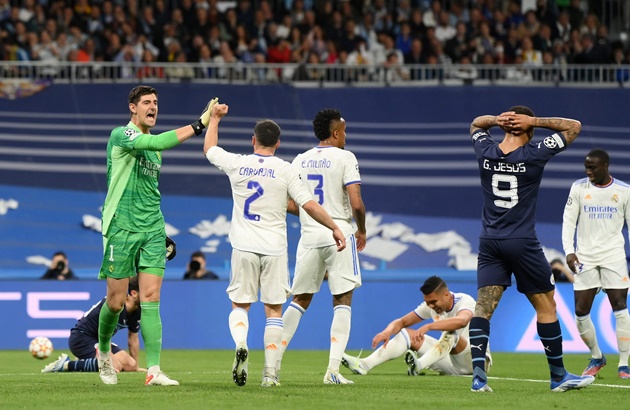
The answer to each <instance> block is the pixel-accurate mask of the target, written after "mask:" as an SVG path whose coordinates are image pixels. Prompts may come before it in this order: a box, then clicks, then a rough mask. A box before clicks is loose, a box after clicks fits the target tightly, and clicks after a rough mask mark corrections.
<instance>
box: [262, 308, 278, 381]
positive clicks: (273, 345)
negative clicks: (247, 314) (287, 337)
mask: <svg viewBox="0 0 630 410" xmlns="http://www.w3.org/2000/svg"><path fill="white" fill-rule="evenodd" d="M281 340H282V318H281V317H268V318H267V323H266V324H265V334H264V336H263V341H264V343H265V374H272V375H275V374H276V360H277V356H278V346H280V341H281Z"/></svg>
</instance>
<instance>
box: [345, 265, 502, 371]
mask: <svg viewBox="0 0 630 410" xmlns="http://www.w3.org/2000/svg"><path fill="white" fill-rule="evenodd" d="M420 291H421V292H422V294H423V296H424V302H422V304H420V305H419V306H418V307H417V308H416V309H414V310H412V311H411V312H409V313H407V314H406V315H405V316H402V317H400V318H398V319H395V320H393V321H392V322H391V323H390V324H389V325H387V327H386V328H385V329H384V330H383V331H382V332H380V333H378V334H377V335H376V336H374V339H372V348H373V349H375V348H376V347H377V346H378V345H379V344H380V343H383V345H382V346H380V347H379V348H378V349H376V351H374V352H373V353H372V354H371V355H369V356H368V357H365V358H362V359H361V358H358V357H355V356H350V355H347V354H344V355H343V362H342V363H343V365H344V366H346V367H347V368H348V369H350V370H351V371H352V372H353V373H356V374H360V375H365V374H367V373H368V372H369V371H370V370H372V369H373V368H375V367H376V366H378V365H380V364H382V363H385V362H387V361H389V360H392V359H396V358H397V357H400V356H402V355H403V354H405V362H407V365H408V366H409V369H408V371H407V374H409V375H410V376H416V375H418V374H419V372H420V371H422V370H423V369H426V368H429V369H431V370H434V371H437V372H439V373H441V374H448V375H463V374H472V371H473V369H472V357H471V353H470V348H471V346H470V342H469V338H468V326H469V324H470V320H471V319H472V317H473V313H474V312H475V299H473V298H472V296H470V295H467V294H465V293H453V292H451V291H450V290H449V289H448V286H447V285H446V283H445V282H444V281H443V280H442V279H441V278H439V277H437V276H431V277H430V278H428V279H427V280H426V281H425V282H424V284H423V285H422V287H421V288H420ZM427 319H432V320H433V321H432V322H429V323H427V324H425V325H423V326H421V327H420V328H418V329H417V330H414V329H410V327H411V326H413V325H415V324H418V323H420V322H422V321H424V320H427ZM431 330H438V331H441V332H442V334H441V336H440V338H439V339H435V338H434V337H431V336H429V335H427V332H429V331H431ZM392 336H393V337H392ZM491 365H492V357H491V355H490V349H488V350H487V351H486V369H488V368H489V367H490V366H491Z"/></svg>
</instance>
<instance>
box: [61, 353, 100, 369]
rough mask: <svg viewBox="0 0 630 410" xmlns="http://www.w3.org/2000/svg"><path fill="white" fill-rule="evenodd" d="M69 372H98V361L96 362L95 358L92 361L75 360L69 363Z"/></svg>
mask: <svg viewBox="0 0 630 410" xmlns="http://www.w3.org/2000/svg"><path fill="white" fill-rule="evenodd" d="M68 371H69V372H98V360H96V358H95V357H94V358H92V359H81V360H73V361H71V362H68Z"/></svg>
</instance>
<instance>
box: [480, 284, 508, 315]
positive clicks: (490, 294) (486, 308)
mask: <svg viewBox="0 0 630 410" xmlns="http://www.w3.org/2000/svg"><path fill="white" fill-rule="evenodd" d="M501 296H503V286H484V287H482V288H479V290H478V291H477V305H476V306H475V316H479V317H483V318H486V319H488V320H490V318H491V317H492V314H493V313H494V310H495V309H496V308H497V306H498V305H499V301H500V300H501Z"/></svg>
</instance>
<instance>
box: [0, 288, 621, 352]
mask: <svg viewBox="0 0 630 410" xmlns="http://www.w3.org/2000/svg"><path fill="white" fill-rule="evenodd" d="M419 286H420V283H416V282H402V281H401V282H368V283H364V285H363V286H362V287H361V288H359V289H357V290H356V292H355V296H354V298H353V306H352V312H353V314H352V331H351V335H350V341H349V343H348V349H357V350H358V349H364V350H365V351H366V352H367V351H369V350H370V344H371V341H372V338H373V337H374V335H375V334H376V333H378V332H380V331H381V330H382V329H383V328H385V326H387V324H388V323H389V322H390V321H391V320H393V319H395V318H397V317H400V316H402V315H404V314H406V313H408V312H409V311H411V310H413V309H414V308H415V307H416V306H417V305H418V304H420V303H421V302H422V295H421V293H420V291H419ZM226 287H227V282H226V281H196V282H191V281H165V282H164V286H163V289H162V303H161V314H162V322H163V326H164V338H163V343H164V344H163V346H164V348H165V349H233V348H234V345H233V342H232V339H231V337H230V332H229V330H228V325H227V317H228V314H229V312H230V309H231V304H230V301H229V300H228V298H227V295H226V294H225V288H226ZM451 290H452V291H454V292H464V293H468V294H470V295H473V296H476V286H475V285H474V284H472V283H452V284H451ZM104 294H105V282H104V281H88V280H80V281H73V282H51V281H3V282H2V284H1V287H0V304H1V306H2V312H3V314H2V315H1V316H0V328H1V329H2V337H0V349H23V350H24V351H26V350H27V348H28V344H29V340H30V339H32V338H34V337H37V336H47V337H49V338H50V339H51V340H52V342H53V344H54V346H55V348H56V349H57V350H66V349H67V348H68V345H67V337H68V335H69V333H70V329H71V328H72V327H73V326H74V324H75V323H76V320H77V319H78V318H80V317H81V316H82V315H83V312H85V311H87V310H89V308H90V307H91V306H92V305H94V304H95V303H97V302H98V301H99V300H100V299H101V298H102V297H103V296H104ZM556 303H557V307H558V318H559V320H560V323H561V325H562V331H563V337H564V351H565V352H566V353H574V352H587V351H588V350H587V348H586V346H585V345H584V343H583V342H582V340H581V339H580V336H579V333H578V331H577V328H576V326H575V322H574V315H573V289H572V287H571V285H569V284H560V285H558V287H557V292H556ZM591 316H592V318H593V321H594V322H595V327H596V328H597V330H598V336H599V344H600V347H601V349H602V351H603V352H604V353H609V354H612V353H615V352H616V351H617V343H616V337H615V330H614V327H615V323H614V316H613V315H612V311H611V308H610V304H609V303H608V300H607V298H606V297H605V294H603V293H600V294H599V295H598V296H597V298H596V301H595V303H594V305H593V309H592V312H591ZM331 319H332V302H331V297H330V293H329V292H328V287H327V285H326V284H324V285H323V286H322V291H321V292H320V293H319V294H317V295H316V296H315V298H314V300H313V303H312V304H311V307H310V308H309V309H308V311H307V312H306V313H305V315H304V317H303V319H302V321H301V323H300V327H299V328H298V331H297V333H296V335H295V337H294V339H293V341H292V342H291V346H290V348H292V349H328V347H329V337H330V336H329V334H330V322H331ZM249 321H250V330H249V340H248V343H249V346H250V348H252V349H262V347H263V340H262V338H263V330H264V325H265V319H264V311H263V306H262V304H260V303H255V304H254V305H253V306H252V309H251V311H250V316H249ZM126 339H127V336H126V334H123V335H116V336H115V337H114V341H115V342H116V343H118V344H119V345H121V346H125V347H126ZM490 341H491V342H490V343H491V348H492V350H493V351H495V352H540V351H542V346H541V344H540V342H539V340H538V336H537V334H536V315H535V312H534V309H533V308H532V307H531V306H530V304H529V302H528V301H527V299H526V298H525V297H524V296H523V295H521V294H519V293H518V292H516V289H515V288H514V287H512V288H509V289H508V290H507V291H506V292H505V294H504V297H503V299H502V300H501V303H500V304H499V307H498V309H497V311H496V313H495V315H494V317H493V318H492V321H491V334H490Z"/></svg>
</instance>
